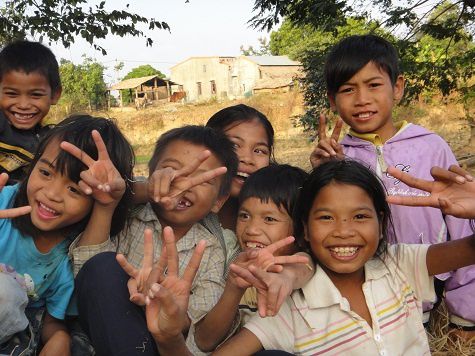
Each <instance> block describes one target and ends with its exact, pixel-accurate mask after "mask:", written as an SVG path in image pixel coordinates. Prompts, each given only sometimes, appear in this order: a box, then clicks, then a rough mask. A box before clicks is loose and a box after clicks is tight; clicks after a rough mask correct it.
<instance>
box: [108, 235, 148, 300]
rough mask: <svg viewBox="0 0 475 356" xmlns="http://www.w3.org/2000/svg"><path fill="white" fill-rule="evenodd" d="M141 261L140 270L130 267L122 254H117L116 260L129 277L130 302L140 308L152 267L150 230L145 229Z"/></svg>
mask: <svg viewBox="0 0 475 356" xmlns="http://www.w3.org/2000/svg"><path fill="white" fill-rule="evenodd" d="M143 253H144V255H143V260H142V267H141V268H140V269H137V268H135V267H134V266H132V265H131V264H130V263H129V262H128V261H127V259H126V258H125V256H124V255H123V254H120V253H119V254H117V256H116V259H117V262H118V263H119V265H120V266H121V267H122V269H123V270H124V271H125V272H126V273H127V274H128V275H129V276H130V279H129V281H128V282H127V288H128V289H129V295H130V301H131V302H132V303H135V304H137V305H140V306H144V305H145V302H146V296H147V293H148V290H149V285H148V284H147V281H148V278H149V276H150V272H151V271H152V266H153V233H152V230H150V229H145V232H144V242H143Z"/></svg>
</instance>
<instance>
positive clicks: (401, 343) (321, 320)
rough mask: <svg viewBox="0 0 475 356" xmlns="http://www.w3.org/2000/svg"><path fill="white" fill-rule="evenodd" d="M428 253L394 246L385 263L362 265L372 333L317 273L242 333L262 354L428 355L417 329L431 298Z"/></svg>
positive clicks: (423, 247)
mask: <svg viewBox="0 0 475 356" xmlns="http://www.w3.org/2000/svg"><path fill="white" fill-rule="evenodd" d="M428 247H429V246H428V245H393V246H390V247H389V251H388V255H387V256H386V258H385V259H384V261H382V260H380V259H377V258H374V259H371V260H370V261H368V262H367V263H366V264H365V282H364V283H363V286H362V289H363V293H364V295H365V299H366V304H367V306H368V309H369V312H370V314H371V318H372V324H373V325H372V327H370V325H368V323H367V322H366V320H364V319H363V318H361V317H360V316H359V315H358V314H356V313H355V312H353V311H352V310H351V309H350V304H349V302H348V300H347V299H346V298H344V297H343V296H342V295H341V293H340V292H339V290H338V289H337V288H336V287H335V285H334V284H333V282H332V281H331V280H330V278H329V277H328V275H327V274H326V273H325V272H324V270H323V269H322V268H318V267H317V270H316V272H315V275H314V276H313V277H312V279H311V280H310V281H309V282H308V283H307V284H306V285H305V286H304V287H303V288H302V289H301V290H298V291H295V292H294V293H293V294H292V295H291V297H290V298H288V299H287V301H286V303H284V305H283V306H282V307H281V309H280V311H279V314H278V315H277V316H275V317H273V318H260V317H259V316H256V317H253V318H252V319H251V320H250V321H249V322H248V323H247V324H246V325H245V327H246V328H247V329H249V330H250V331H251V332H252V333H253V334H254V335H256V337H257V338H258V339H259V340H260V342H261V344H262V345H263V347H264V348H265V349H277V350H285V351H288V352H291V353H295V354H298V355H320V354H325V355H358V356H359V355H361V356H369V355H382V356H384V355H405V356H406V355H414V356H420V355H429V354H430V350H429V344H428V341H427V336H426V334H425V330H424V327H423V325H422V301H423V300H431V301H432V300H434V298H435V292H434V286H433V282H432V277H429V275H428V271H427V265H426V254H427V249H428Z"/></svg>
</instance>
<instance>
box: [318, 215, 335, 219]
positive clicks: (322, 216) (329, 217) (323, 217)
mask: <svg viewBox="0 0 475 356" xmlns="http://www.w3.org/2000/svg"><path fill="white" fill-rule="evenodd" d="M331 219H332V217H331V216H330V215H320V216H319V217H318V220H331Z"/></svg>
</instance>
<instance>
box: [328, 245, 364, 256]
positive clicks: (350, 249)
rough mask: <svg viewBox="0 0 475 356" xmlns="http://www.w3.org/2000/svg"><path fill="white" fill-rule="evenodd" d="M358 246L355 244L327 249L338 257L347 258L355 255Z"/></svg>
mask: <svg viewBox="0 0 475 356" xmlns="http://www.w3.org/2000/svg"><path fill="white" fill-rule="evenodd" d="M359 249H360V248H359V247H357V246H345V247H330V248H329V250H330V252H331V254H332V255H334V256H336V257H340V258H348V257H353V256H355V255H356V254H357V253H358V251H359Z"/></svg>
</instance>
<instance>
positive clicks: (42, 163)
mask: <svg viewBox="0 0 475 356" xmlns="http://www.w3.org/2000/svg"><path fill="white" fill-rule="evenodd" d="M59 150H60V148H59V142H57V141H53V142H51V143H50V144H49V145H48V146H47V147H46V149H45V151H44V153H43V155H42V156H41V158H40V159H39V160H38V162H37V163H36V164H35V166H34V168H33V170H32V172H31V175H30V177H29V178H28V185H27V196H28V203H29V204H30V205H31V208H32V210H31V221H32V223H33V225H34V226H36V227H37V228H38V229H39V230H41V231H55V230H60V229H62V228H65V227H67V226H70V225H73V224H75V223H77V222H79V221H81V220H82V219H84V218H85V217H86V216H87V215H88V213H89V212H90V211H91V209H92V204H93V200H92V198H91V197H89V196H87V195H86V194H84V193H83V192H82V191H81V189H80V188H79V186H78V185H77V184H76V183H75V182H73V181H72V180H71V179H69V177H68V176H67V175H62V174H61V173H59V172H58V171H56V169H55V166H54V164H55V161H56V157H57V156H58V154H59Z"/></svg>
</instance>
